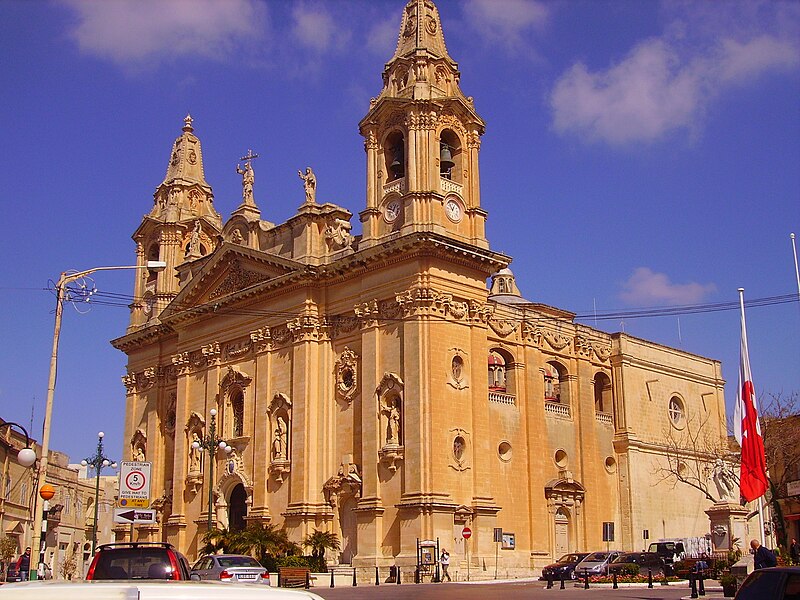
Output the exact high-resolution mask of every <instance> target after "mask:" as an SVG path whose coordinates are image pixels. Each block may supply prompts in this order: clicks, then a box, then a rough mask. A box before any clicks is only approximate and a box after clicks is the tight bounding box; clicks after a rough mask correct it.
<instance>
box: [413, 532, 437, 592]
mask: <svg viewBox="0 0 800 600" xmlns="http://www.w3.org/2000/svg"><path fill="white" fill-rule="evenodd" d="M426 578H427V579H428V581H431V582H438V581H439V538H436V541H433V540H422V541H420V540H419V538H417V571H416V577H415V580H416V582H417V583H423V582H424V581H425V580H426Z"/></svg>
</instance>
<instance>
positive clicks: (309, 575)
mask: <svg viewBox="0 0 800 600" xmlns="http://www.w3.org/2000/svg"><path fill="white" fill-rule="evenodd" d="M310 588H311V571H306V589H307V590H308V589H310Z"/></svg>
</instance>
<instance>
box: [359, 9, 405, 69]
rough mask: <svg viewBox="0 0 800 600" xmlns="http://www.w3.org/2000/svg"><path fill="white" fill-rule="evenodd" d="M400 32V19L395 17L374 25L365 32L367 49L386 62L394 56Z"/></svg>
mask: <svg viewBox="0 0 800 600" xmlns="http://www.w3.org/2000/svg"><path fill="white" fill-rule="evenodd" d="M399 31H400V19H398V18H397V17H395V16H392V17H389V18H385V19H384V20H383V21H379V22H377V23H375V24H374V25H373V26H372V27H371V28H370V30H369V31H368V32H367V48H369V50H370V52H372V53H373V54H375V55H377V56H382V57H385V58H386V59H387V60H388V59H389V57H390V56H393V55H394V51H395V48H397V37H398V32H399Z"/></svg>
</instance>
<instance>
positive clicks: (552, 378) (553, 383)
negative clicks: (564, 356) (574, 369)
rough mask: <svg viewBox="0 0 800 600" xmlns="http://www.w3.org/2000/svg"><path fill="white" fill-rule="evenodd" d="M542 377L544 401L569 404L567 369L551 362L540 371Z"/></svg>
mask: <svg viewBox="0 0 800 600" xmlns="http://www.w3.org/2000/svg"><path fill="white" fill-rule="evenodd" d="M542 376H543V377H544V399H545V401H546V402H559V403H561V404H569V386H568V385H567V369H566V367H564V365H562V364H561V363H558V362H556V361H551V362H548V363H545V365H544V368H543V369H542Z"/></svg>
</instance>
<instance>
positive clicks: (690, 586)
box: [689, 573, 697, 598]
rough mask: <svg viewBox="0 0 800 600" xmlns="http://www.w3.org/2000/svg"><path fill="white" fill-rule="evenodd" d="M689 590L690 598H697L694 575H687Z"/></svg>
mask: <svg viewBox="0 0 800 600" xmlns="http://www.w3.org/2000/svg"><path fill="white" fill-rule="evenodd" d="M689 588H691V590H692V595H691V596H689V597H690V598H697V581H696V580H695V578H694V573H689Z"/></svg>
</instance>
